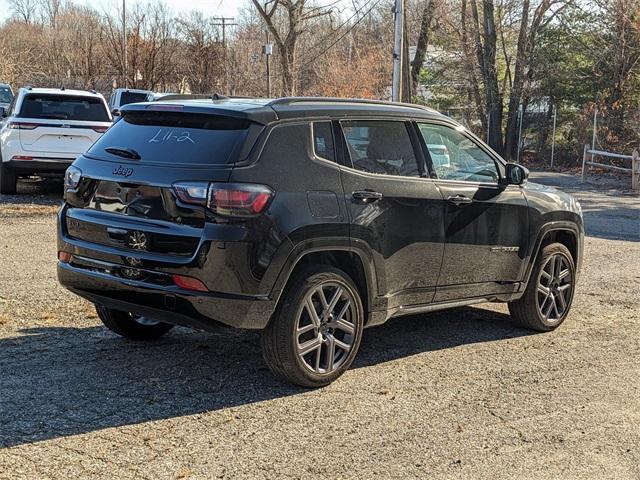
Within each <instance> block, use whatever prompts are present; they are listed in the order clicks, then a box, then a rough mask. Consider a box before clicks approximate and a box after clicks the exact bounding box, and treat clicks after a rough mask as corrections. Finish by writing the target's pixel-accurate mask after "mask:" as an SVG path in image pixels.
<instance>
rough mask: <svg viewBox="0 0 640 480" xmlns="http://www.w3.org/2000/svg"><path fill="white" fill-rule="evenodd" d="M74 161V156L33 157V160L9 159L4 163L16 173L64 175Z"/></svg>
mask: <svg viewBox="0 0 640 480" xmlns="http://www.w3.org/2000/svg"><path fill="white" fill-rule="evenodd" d="M73 161H74V159H73V158H46V157H33V160H8V161H6V162H4V165H5V167H8V168H9V170H11V171H12V172H15V173H16V175H36V174H53V175H64V172H65V170H66V169H67V168H68V167H69V165H71V164H72V163H73Z"/></svg>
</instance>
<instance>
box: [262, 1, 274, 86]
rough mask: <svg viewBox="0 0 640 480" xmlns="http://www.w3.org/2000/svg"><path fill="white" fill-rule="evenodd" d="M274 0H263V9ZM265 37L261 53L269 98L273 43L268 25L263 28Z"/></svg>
mask: <svg viewBox="0 0 640 480" xmlns="http://www.w3.org/2000/svg"><path fill="white" fill-rule="evenodd" d="M274 1H275V0H264V11H265V12H266V11H267V7H268V5H269V4H270V3H271V2H274ZM264 33H265V37H266V38H265V39H266V42H265V44H264V45H263V47H262V53H263V54H264V56H265V67H266V70H267V72H266V74H267V98H271V64H270V62H271V55H273V43H271V39H270V38H269V26H267V28H266V29H265V32H264Z"/></svg>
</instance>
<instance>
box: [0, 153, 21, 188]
mask: <svg viewBox="0 0 640 480" xmlns="http://www.w3.org/2000/svg"><path fill="white" fill-rule="evenodd" d="M17 183H18V180H17V178H16V174H15V173H14V172H12V171H11V170H10V169H9V168H8V167H7V166H6V165H5V164H4V163H3V162H2V161H1V160H0V194H2V195H15V193H16V185H17Z"/></svg>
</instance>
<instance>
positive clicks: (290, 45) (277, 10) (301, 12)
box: [252, 0, 333, 95]
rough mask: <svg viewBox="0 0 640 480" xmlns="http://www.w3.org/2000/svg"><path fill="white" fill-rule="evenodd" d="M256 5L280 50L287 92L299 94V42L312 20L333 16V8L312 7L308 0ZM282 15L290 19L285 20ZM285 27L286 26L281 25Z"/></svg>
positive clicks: (284, 85) (256, 1)
mask: <svg viewBox="0 0 640 480" xmlns="http://www.w3.org/2000/svg"><path fill="white" fill-rule="evenodd" d="M252 2H253V5H254V6H255V7H256V9H257V10H258V12H259V13H260V16H261V17H262V18H263V20H264V21H265V23H266V24H267V28H268V29H269V31H270V32H271V34H272V35H273V39H274V42H275V44H276V47H277V48H278V54H279V57H280V65H281V67H282V83H283V90H284V92H283V93H284V94H285V95H295V94H296V59H297V46H298V40H299V38H300V36H301V35H302V34H303V33H304V32H305V31H306V29H307V28H308V25H309V21H310V20H312V19H314V18H317V17H322V16H325V15H330V14H331V13H332V11H333V10H332V8H331V7H329V8H326V7H317V6H311V7H308V6H307V3H308V0H273V1H272V3H271V5H270V6H267V5H266V4H265V6H262V5H261V4H260V0H252ZM280 14H282V15H285V16H286V18H283V19H281V18H280ZM282 24H285V25H284V26H281V25H282Z"/></svg>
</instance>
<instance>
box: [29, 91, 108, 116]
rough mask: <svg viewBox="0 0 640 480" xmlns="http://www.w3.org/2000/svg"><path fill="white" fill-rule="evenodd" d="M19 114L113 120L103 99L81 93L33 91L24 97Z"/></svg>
mask: <svg viewBox="0 0 640 480" xmlns="http://www.w3.org/2000/svg"><path fill="white" fill-rule="evenodd" d="M18 116H19V117H24V118H43V119H45V118H46V119H52V120H80V121H83V120H84V121H92V122H109V121H111V120H110V118H109V113H108V112H107V108H106V106H105V104H104V102H103V101H102V99H100V98H98V97H83V96H79V95H56V94H41V93H31V94H29V95H27V96H26V97H25V98H24V100H23V102H22V107H21V109H20V113H19V115H18Z"/></svg>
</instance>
